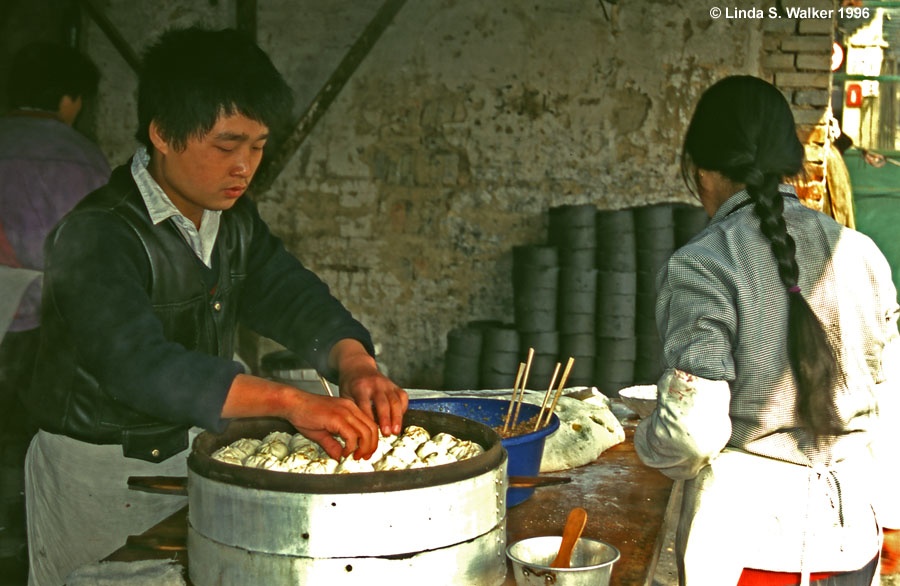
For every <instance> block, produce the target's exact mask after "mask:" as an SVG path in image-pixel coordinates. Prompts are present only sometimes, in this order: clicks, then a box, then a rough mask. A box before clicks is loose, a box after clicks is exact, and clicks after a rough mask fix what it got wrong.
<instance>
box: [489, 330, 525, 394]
mask: <svg viewBox="0 0 900 586" xmlns="http://www.w3.org/2000/svg"><path fill="white" fill-rule="evenodd" d="M520 357H521V352H520V342H519V332H517V331H516V329H515V328H514V327H513V326H512V325H510V324H505V325H501V326H490V327H487V328H485V329H484V330H483V332H482V340H481V376H480V377H479V381H480V383H481V388H484V389H508V388H512V386H513V384H514V383H515V382H516V371H517V370H518V368H519V362H520Z"/></svg>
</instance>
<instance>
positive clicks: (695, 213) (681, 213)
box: [674, 204, 709, 248]
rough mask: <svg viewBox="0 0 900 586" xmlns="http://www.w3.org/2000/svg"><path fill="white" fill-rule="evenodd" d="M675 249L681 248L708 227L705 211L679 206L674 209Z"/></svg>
mask: <svg viewBox="0 0 900 586" xmlns="http://www.w3.org/2000/svg"><path fill="white" fill-rule="evenodd" d="M674 215H675V216H674V218H675V248H681V247H682V246H684V245H685V244H687V243H688V242H689V241H690V240H691V238H693V237H694V236H696V235H697V234H699V233H700V232H702V231H703V230H704V229H705V228H706V226H708V225H709V216H708V215H706V210H704V209H703V208H701V207H698V206H692V205H687V204H681V205H678V206H676V207H675V210H674Z"/></svg>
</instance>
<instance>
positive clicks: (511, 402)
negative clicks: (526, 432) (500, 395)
mask: <svg viewBox="0 0 900 586" xmlns="http://www.w3.org/2000/svg"><path fill="white" fill-rule="evenodd" d="M523 372H525V363H524V362H520V363H519V372H517V373H516V383H515V384H514V385H513V394H512V399H510V400H509V409H507V410H506V418H505V419H504V420H503V432H502V433H506V430H507V428H509V420H510V418H511V417H512V412H513V406H514V405H515V404H516V391H517V390H518V389H519V381H521V380H522V373H523Z"/></svg>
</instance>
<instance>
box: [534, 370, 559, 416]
mask: <svg viewBox="0 0 900 586" xmlns="http://www.w3.org/2000/svg"><path fill="white" fill-rule="evenodd" d="M560 366H562V365H561V364H560V363H559V362H557V363H556V368H554V369H553V376H552V377H551V378H550V386H549V387H547V392H546V394H544V402H543V403H541V412H540V413H538V418H537V421H535V422H534V431H537V430H538V427H539V426H540V425H541V419H543V418H544V410H545V409H546V408H547V401H548V400H550V394H551V393H553V384H554V383H555V382H556V375H558V374H559V367H560Z"/></svg>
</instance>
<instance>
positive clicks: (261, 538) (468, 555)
mask: <svg viewBox="0 0 900 586" xmlns="http://www.w3.org/2000/svg"><path fill="white" fill-rule="evenodd" d="M406 425H420V426H422V427H424V428H425V429H427V430H428V431H429V432H430V433H432V434H434V433H438V432H447V433H450V434H453V435H454V436H456V437H458V438H460V439H466V440H471V441H475V442H478V443H479V444H481V445H482V447H484V448H485V452H484V453H483V454H480V455H478V456H476V457H474V458H470V459H468V460H464V461H461V462H454V463H452V464H445V465H442V466H434V467H430V468H418V469H413V470H396V471H383V472H368V473H358V474H324V475H313V474H293V473H288V472H275V471H271V470H259V469H255V468H245V467H242V466H234V465H230V464H225V463H223V462H219V461H216V460H213V459H212V458H211V457H210V454H212V453H213V452H214V451H215V450H216V449H218V448H219V447H222V446H224V445H227V444H229V443H231V442H232V441H234V440H236V439H239V438H262V437H264V436H265V435H266V434H268V433H269V432H272V431H276V430H278V431H292V429H291V427H290V425H289V424H288V423H286V422H284V421H282V420H279V419H268V418H266V419H250V420H236V421H234V422H232V423H231V424H230V425H229V427H228V428H227V429H226V431H225V432H224V433H222V434H211V433H209V432H204V433H202V434H200V435H199V436H198V437H197V438H196V439H195V441H194V444H193V450H192V453H191V455H190V456H189V458H188V498H189V509H188V521H189V527H188V551H189V555H190V559H191V564H190V568H189V570H190V577H191V581H192V582H193V583H194V584H196V585H197V586H213V585H215V586H244V585H246V584H249V583H257V584H289V585H297V586H299V585H301V584H334V585H344V584H347V585H349V584H360V583H373V584H376V583H382V582H387V581H391V582H392V583H405V584H413V583H425V582H427V581H428V578H429V576H433V573H434V572H435V571H436V570H437V571H439V572H441V573H442V575H443V576H445V577H446V579H447V582H446V583H447V584H454V583H455V584H473V585H484V586H495V585H498V584H501V583H502V582H503V580H504V579H505V576H506V563H505V560H504V557H503V551H504V548H505V542H506V498H505V497H506V491H505V489H506V484H507V476H506V466H507V459H506V454H505V452H504V451H503V448H502V446H501V444H500V438H499V436H498V435H497V434H496V432H494V431H493V430H491V429H490V428H489V427H487V426H484V425H481V424H479V423H477V422H474V421H470V420H467V419H464V418H462V417H457V416H454V415H450V414H444V413H429V412H422V411H415V410H409V411H407V413H406V415H405V417H404V426H406Z"/></svg>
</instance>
